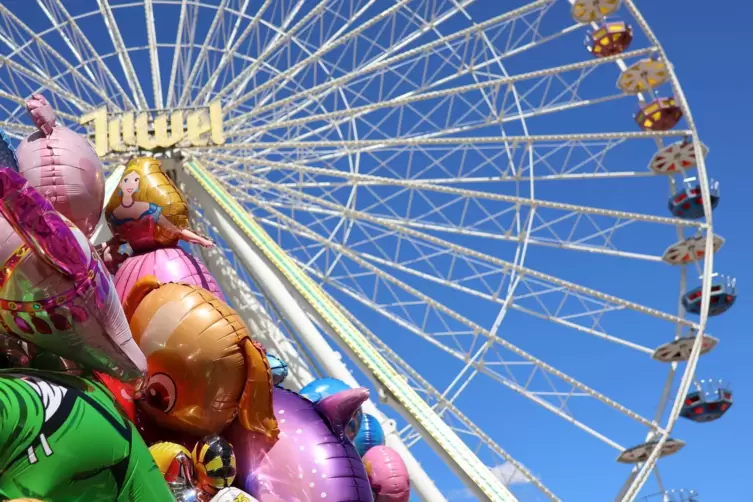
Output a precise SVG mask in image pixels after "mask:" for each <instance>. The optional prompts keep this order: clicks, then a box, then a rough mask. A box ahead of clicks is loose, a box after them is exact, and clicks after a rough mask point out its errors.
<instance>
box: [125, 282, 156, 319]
mask: <svg viewBox="0 0 753 502" xmlns="http://www.w3.org/2000/svg"><path fill="white" fill-rule="evenodd" d="M161 286H162V284H161V283H160V282H159V281H158V280H157V278H156V277H154V276H153V275H145V276H144V277H142V278H141V279H139V280H138V281H136V284H134V285H133V287H132V288H131V290H130V291H129V292H128V296H126V298H125V300H123V312H124V313H125V317H126V320H127V321H128V323H129V324H130V323H131V318H132V317H133V314H134V313H136V309H137V308H138V306H139V303H141V300H143V299H144V298H146V295H148V294H149V293H151V292H152V291H154V290H155V289H159V288H160V287H161Z"/></svg>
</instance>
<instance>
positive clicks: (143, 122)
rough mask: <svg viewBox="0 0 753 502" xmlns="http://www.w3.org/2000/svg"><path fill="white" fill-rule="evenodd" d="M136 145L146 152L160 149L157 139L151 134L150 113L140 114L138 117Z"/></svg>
mask: <svg viewBox="0 0 753 502" xmlns="http://www.w3.org/2000/svg"><path fill="white" fill-rule="evenodd" d="M136 144H137V145H138V146H139V148H141V149H142V150H146V151H152V150H156V149H157V148H158V147H159V144H158V143H157V139H156V138H155V137H154V136H153V135H152V134H150V133H149V114H148V113H140V114H139V115H138V116H137V117H136Z"/></svg>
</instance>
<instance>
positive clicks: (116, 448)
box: [0, 369, 172, 502]
mask: <svg viewBox="0 0 753 502" xmlns="http://www.w3.org/2000/svg"><path fill="white" fill-rule="evenodd" d="M0 395H1V396H2V404H3V420H2V421H0V438H2V441H0V500H7V499H13V498H21V497H31V498H38V499H42V500H50V499H54V500H118V501H125V500H129V501H139V502H152V501H156V502H162V501H164V502H168V501H171V500H172V499H171V495H170V491H169V489H168V487H167V484H166V483H165V481H164V479H162V476H161V475H160V473H159V471H158V470H157V468H156V466H155V465H154V462H153V461H152V458H151V455H150V454H149V450H148V449H147V447H146V445H145V444H144V442H143V441H142V440H141V438H140V437H139V435H138V432H136V430H135V429H134V427H133V424H131V423H130V422H129V421H128V420H127V419H126V418H124V417H123V416H122V415H121V413H120V411H119V410H118V409H117V407H116V406H115V403H114V402H113V400H112V398H111V397H110V395H109V394H108V392H107V391H106V390H105V389H104V388H103V387H101V386H100V385H99V384H97V383H94V382H91V381H87V380H84V379H82V378H78V377H75V376H71V375H64V374H56V373H49V372H42V371H35V370H29V369H27V370H4V371H0Z"/></svg>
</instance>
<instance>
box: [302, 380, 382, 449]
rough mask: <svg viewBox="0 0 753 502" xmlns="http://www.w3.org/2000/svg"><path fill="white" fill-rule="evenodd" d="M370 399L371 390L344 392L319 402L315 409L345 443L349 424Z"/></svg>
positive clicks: (360, 388)
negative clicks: (346, 429) (357, 411)
mask: <svg viewBox="0 0 753 502" xmlns="http://www.w3.org/2000/svg"><path fill="white" fill-rule="evenodd" d="M368 398H369V390H368V389H365V388H363V387H359V388H357V389H348V390H342V391H340V392H337V393H335V394H332V395H331V396H329V397H325V398H324V399H322V400H321V401H318V402H317V403H315V404H314V408H315V409H316V411H318V412H319V413H320V414H321V415H322V416H323V417H324V418H325V419H326V420H327V422H328V423H329V425H330V427H332V432H334V433H335V436H337V437H338V438H340V440H341V441H343V440H344V439H345V428H346V427H347V426H348V422H350V420H351V419H352V418H353V415H354V414H355V413H356V410H358V408H359V407H360V406H361V405H362V404H363V403H364V401H366V400H367V399H368Z"/></svg>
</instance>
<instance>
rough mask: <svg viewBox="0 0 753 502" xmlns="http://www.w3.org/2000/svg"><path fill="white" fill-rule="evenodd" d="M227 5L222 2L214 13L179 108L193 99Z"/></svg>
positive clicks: (184, 85)
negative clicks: (194, 89)
mask: <svg viewBox="0 0 753 502" xmlns="http://www.w3.org/2000/svg"><path fill="white" fill-rule="evenodd" d="M227 3H228V0H221V1H220V4H219V5H218V6H217V10H215V12H214V17H213V18H212V24H211V25H210V26H209V30H208V31H207V34H206V36H205V37H204V41H203V42H202V44H201V49H199V55H198V56H197V57H196V59H195V60H194V61H192V62H191V72H190V73H189V74H188V79H186V80H185V81H184V82H183V85H182V87H183V93H182V94H181V96H180V99H178V107H184V106H186V105H187V104H188V102H189V99H190V98H191V92H192V91H193V87H194V81H195V80H196V76H197V75H198V74H199V73H201V71H202V70H203V69H204V66H205V65H206V64H207V61H208V60H207V56H208V54H209V46H210V44H211V43H212V42H213V41H214V37H215V35H216V34H217V28H218V27H219V26H220V24H222V23H223V21H224V16H225V8H226V7H227ZM239 19H240V17H239Z"/></svg>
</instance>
